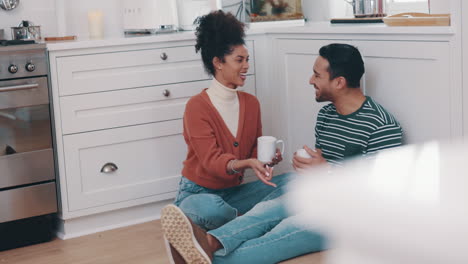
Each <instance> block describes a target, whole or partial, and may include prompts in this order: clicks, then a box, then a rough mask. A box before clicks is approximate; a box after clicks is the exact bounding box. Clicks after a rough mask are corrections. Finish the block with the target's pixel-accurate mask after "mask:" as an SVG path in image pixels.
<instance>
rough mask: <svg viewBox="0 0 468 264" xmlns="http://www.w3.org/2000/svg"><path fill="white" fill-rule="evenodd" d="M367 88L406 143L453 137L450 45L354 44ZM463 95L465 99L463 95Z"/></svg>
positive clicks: (441, 43)
mask: <svg viewBox="0 0 468 264" xmlns="http://www.w3.org/2000/svg"><path fill="white" fill-rule="evenodd" d="M353 44H354V45H355V46H357V47H358V48H359V50H360V51H361V53H362V54H363V56H364V62H365V67H366V74H365V77H364V81H363V82H364V89H365V92H366V94H367V95H369V96H371V97H373V98H374V99H375V100H376V101H377V102H379V103H380V104H381V105H382V106H383V107H384V108H386V109H387V110H388V111H389V112H391V113H392V114H393V115H394V116H395V117H396V119H397V120H398V121H399V122H400V124H401V125H402V127H403V132H404V140H405V143H421V142H425V141H428V140H443V139H450V138H451V132H452V131H451V119H452V113H451V105H450V101H451V100H450V97H451V94H452V92H451V89H453V87H451V81H450V71H449V70H450V65H451V64H450V46H449V43H448V42H409V41H356V42H354V43H353ZM460 96H461V95H460Z"/></svg>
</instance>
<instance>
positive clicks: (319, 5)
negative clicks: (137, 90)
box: [0, 0, 450, 39]
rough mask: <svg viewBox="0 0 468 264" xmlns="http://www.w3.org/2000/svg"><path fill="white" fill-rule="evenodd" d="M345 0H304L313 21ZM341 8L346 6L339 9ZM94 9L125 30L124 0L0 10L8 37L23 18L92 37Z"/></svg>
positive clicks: (39, 1) (25, 3) (443, 2)
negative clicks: (90, 22) (90, 17)
mask: <svg viewBox="0 0 468 264" xmlns="http://www.w3.org/2000/svg"><path fill="white" fill-rule="evenodd" d="M174 1H175V0H174ZM246 1H247V2H248V1H249V0H246ZM222 2H223V6H231V7H229V8H226V9H227V10H228V11H231V12H233V13H236V12H237V10H238V8H239V3H241V2H242V1H240V0H222ZM342 2H344V0H303V1H302V10H303V13H304V16H305V17H306V18H307V19H308V20H309V21H326V20H328V19H329V18H330V17H331V16H339V15H337V14H341V13H343V14H344V15H347V14H349V12H350V11H349V7H347V6H346V4H345V5H343V3H342ZM331 3H335V4H331ZM431 5H432V6H433V7H434V8H433V10H432V12H434V13H441V12H443V13H445V12H447V11H449V10H450V8H449V1H447V0H431ZM330 6H335V9H333V10H330ZM337 7H338V8H337ZM340 8H341V9H342V10H338V9H340ZM94 9H99V10H101V11H102V13H103V18H104V36H105V37H118V36H121V35H122V34H123V21H122V11H121V10H122V3H121V1H120V0H99V1H95V0H80V1H71V0H21V2H20V4H19V6H18V7H17V8H16V9H14V10H11V11H4V10H0V17H1V19H0V28H3V29H4V30H5V37H6V38H7V39H11V30H10V27H13V26H17V25H18V24H19V23H20V22H21V20H30V21H32V22H34V23H35V24H36V25H39V26H41V33H42V37H47V36H65V35H77V36H78V37H80V38H88V20H87V13H88V11H90V10H94ZM345 9H348V10H345Z"/></svg>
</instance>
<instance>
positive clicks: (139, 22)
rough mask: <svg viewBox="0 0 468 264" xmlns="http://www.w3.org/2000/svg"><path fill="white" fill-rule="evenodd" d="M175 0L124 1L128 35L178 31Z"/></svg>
mask: <svg viewBox="0 0 468 264" xmlns="http://www.w3.org/2000/svg"><path fill="white" fill-rule="evenodd" d="M177 25H178V18H177V6H176V1H175V0H171V1H168V0H123V26H124V32H125V33H126V34H129V33H130V34H131V33H147V34H152V33H167V32H174V31H177Z"/></svg>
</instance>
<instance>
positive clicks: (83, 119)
mask: <svg viewBox="0 0 468 264" xmlns="http://www.w3.org/2000/svg"><path fill="white" fill-rule="evenodd" d="M210 82H211V80H206V81H198V82H191V83H178V84H171V85H162V86H152V87H145V88H138V89H128V90H119V91H111V92H101V93H93V94H81V95H75V96H65V97H61V98H60V108H61V114H62V118H61V120H62V130H63V134H71V133H78V132H83V131H91V130H99V129H105V128H113V127H120V126H128V125H136V124H144V123H151V122H157V121H165V120H173V119H179V118H182V117H183V114H184V109H185V104H186V103H187V101H188V99H189V98H190V97H191V96H193V95H195V94H197V93H199V92H200V91H202V90H203V89H204V88H207V87H208V86H209V85H210ZM167 93H169V95H167ZM165 94H166V95H167V96H165Z"/></svg>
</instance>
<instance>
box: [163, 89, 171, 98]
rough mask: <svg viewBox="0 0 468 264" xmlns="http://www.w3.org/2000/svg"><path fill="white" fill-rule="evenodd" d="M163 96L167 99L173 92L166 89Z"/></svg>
mask: <svg viewBox="0 0 468 264" xmlns="http://www.w3.org/2000/svg"><path fill="white" fill-rule="evenodd" d="M163 95H164V96H165V97H169V95H171V91H169V90H168V89H164V91H163Z"/></svg>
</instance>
